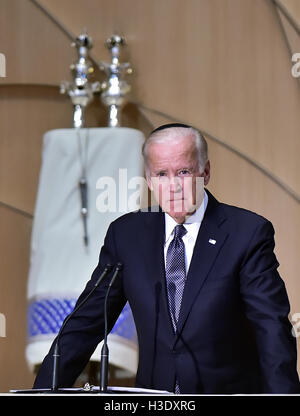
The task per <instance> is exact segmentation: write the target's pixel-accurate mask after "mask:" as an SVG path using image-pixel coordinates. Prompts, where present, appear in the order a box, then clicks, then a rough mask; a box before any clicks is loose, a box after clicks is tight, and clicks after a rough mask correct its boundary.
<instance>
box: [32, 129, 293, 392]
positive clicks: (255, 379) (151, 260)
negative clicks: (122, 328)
mask: <svg viewBox="0 0 300 416" xmlns="http://www.w3.org/2000/svg"><path fill="white" fill-rule="evenodd" d="M143 154H144V158H145V167H146V177H147V182H148V185H149V187H150V189H151V190H152V191H153V193H154V195H155V196H156V199H157V200H158V201H159V204H160V207H161V210H160V211H159V212H151V210H150V211H149V212H142V211H139V212H135V213H130V214H126V215H124V216H122V217H120V218H118V219H117V220H116V221H114V222H113V223H112V224H111V225H110V227H109V229H108V232H107V235H106V239H105V242H104V246H103V247H102V250H101V253H100V259H99V264H98V266H97V268H96V269H95V271H94V273H93V275H92V278H91V280H90V281H89V282H88V284H87V286H86V289H85V291H84V292H83V294H82V295H81V296H80V298H79V300H78V302H80V301H81V300H82V299H83V298H84V297H85V296H86V294H87V293H89V291H90V290H91V288H92V287H93V284H94V282H95V281H96V280H97V279H98V277H99V275H100V273H101V272H102V271H103V269H104V267H105V265H106V264H107V263H110V264H117V263H118V262H121V263H123V266H124V267H123V271H122V274H121V275H120V276H119V278H118V279H117V280H116V281H115V282H114V284H113V286H112V288H111V292H110V297H109V305H108V310H109V312H110V313H109V328H110V329H111V328H112V327H113V325H114V323H115V321H116V319H117V317H118V315H119V314H120V312H121V310H122V308H123V307H124V305H125V302H126V301H127V300H128V301H129V303H130V306H131V309H132V312H133V316H134V319H135V324H136V329H137V334H138V341H139V366H138V371H137V376H136V384H137V386H139V387H144V388H155V389H161V390H167V391H174V392H177V393H179V392H180V393H192V394H193V393H199V394H237V393H245V394H248V393H252V394H255V393H298V392H300V388H299V378H298V375H297V371H296V343H295V338H294V337H293V336H292V334H291V325H290V323H289V321H288V313H289V301H288V297H287V294H286V290H285V286H284V283H283V281H282V280H281V278H280V276H279V274H278V272H277V267H278V262H277V260H276V257H275V255H274V253H273V249H274V230H273V227H272V225H271V223H270V222H269V221H267V220H266V219H264V218H263V217H261V216H258V215H256V214H254V213H252V212H250V211H247V210H244V209H240V208H237V207H232V206H229V205H225V204H221V203H219V202H218V201H217V200H216V199H215V198H214V197H213V196H212V195H211V194H210V193H209V191H208V190H205V191H204V190H203V187H201V183H202V185H205V186H206V185H207V184H208V182H209V179H210V163H209V160H208V157H207V144H206V141H205V139H204V138H203V137H202V135H201V134H200V132H198V131H197V130H196V129H194V128H192V127H190V126H187V125H182V124H169V125H164V126H161V127H159V128H158V129H156V130H154V132H152V134H151V135H150V137H149V138H148V139H147V141H146V142H145V144H144V148H143ZM199 183H200V186H199ZM108 283H109V279H106V280H105V281H104V282H103V284H101V285H100V286H99V288H98V289H97V290H96V291H95V292H94V294H93V296H92V297H91V298H90V299H89V301H88V302H87V303H86V304H85V306H84V307H83V308H82V309H80V310H79V311H78V313H76V315H75V316H74V318H73V319H71V320H70V321H69V322H68V324H67V325H66V327H65V330H64V333H63V336H62V337H61V340H60V348H61V362H60V369H59V385H60V386H63V387H67V386H71V385H72V384H73V383H74V381H75V379H76V377H77V376H78V375H79V374H80V372H81V371H82V370H83V368H84V367H85V365H86V364H87V362H88V360H89V357H90V356H91V354H92V353H93V351H94V349H95V347H96V345H97V344H98V343H99V342H100V341H101V339H102V338H103V331H104V321H103V312H102V311H103V302H104V298H105V293H106V290H107V287H108ZM52 361H53V359H52V350H51V351H50V353H49V354H48V356H47V357H46V358H45V360H44V363H43V364H42V366H41V369H40V371H39V373H38V375H37V378H36V382H35V386H34V387H35V388H45V387H50V385H51V373H52V365H53V364H52Z"/></svg>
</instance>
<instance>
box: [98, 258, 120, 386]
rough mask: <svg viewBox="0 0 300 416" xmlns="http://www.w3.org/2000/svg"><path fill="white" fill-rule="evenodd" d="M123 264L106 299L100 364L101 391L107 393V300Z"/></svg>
mask: <svg viewBox="0 0 300 416" xmlns="http://www.w3.org/2000/svg"><path fill="white" fill-rule="evenodd" d="M122 268H123V264H122V263H118V264H117V266H116V269H115V272H114V274H113V277H112V278H111V281H110V283H109V286H108V289H107V292H106V296H105V301H104V340H103V346H102V350H101V364H100V392H102V393H105V392H107V380H108V357H109V350H108V346H107V335H108V334H107V333H108V329H107V300H108V295H109V292H110V289H111V287H112V285H113V283H114V281H115V280H116V277H117V276H118V274H119V272H120V271H121V270H122Z"/></svg>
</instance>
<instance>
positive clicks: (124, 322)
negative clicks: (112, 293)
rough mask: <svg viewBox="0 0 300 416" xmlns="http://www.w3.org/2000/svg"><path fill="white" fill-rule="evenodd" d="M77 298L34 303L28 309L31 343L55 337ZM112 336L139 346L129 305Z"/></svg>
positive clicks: (51, 299)
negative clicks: (114, 335)
mask: <svg viewBox="0 0 300 416" xmlns="http://www.w3.org/2000/svg"><path fill="white" fill-rule="evenodd" d="M76 300H77V299H76V298H67V297H62V298H59V297H55V298H42V299H38V300H34V301H32V302H31V303H30V304H29V305H28V309H27V335H28V339H29V340H30V342H34V340H35V339H36V340H38V339H40V338H41V337H43V338H44V337H46V336H51V337H53V336H55V335H56V334H57V333H58V331H59V329H60V327H61V325H62V323H63V321H64V319H65V318H66V316H67V315H69V314H70V313H71V312H72V310H73V309H74V306H75V304H76ZM111 334H116V335H118V336H120V337H122V338H124V339H126V340H128V341H130V342H131V343H134V344H137V335H136V329H135V324H134V320H133V316H132V312H131V309H130V307H129V304H128V303H126V305H125V307H124V309H123V310H122V312H121V314H120V316H119V318H118V320H117V322H116V323H115V326H114V327H113V329H112V331H111Z"/></svg>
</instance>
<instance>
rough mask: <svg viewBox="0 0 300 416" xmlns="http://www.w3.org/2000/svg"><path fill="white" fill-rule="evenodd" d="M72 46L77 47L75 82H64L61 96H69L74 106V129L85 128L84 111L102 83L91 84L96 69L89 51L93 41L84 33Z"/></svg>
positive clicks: (73, 69)
mask: <svg viewBox="0 0 300 416" xmlns="http://www.w3.org/2000/svg"><path fill="white" fill-rule="evenodd" d="M71 46H73V47H76V49H77V53H78V61H77V62H75V63H73V64H72V65H71V66H70V70H71V72H72V75H73V78H74V81H73V82H68V81H63V82H62V83H61V85H60V92H61V94H66V93H67V94H68V95H69V97H70V98H71V101H72V104H73V106H74V115H73V127H76V128H77V127H79V128H81V127H84V111H85V108H86V107H87V105H88V104H89V103H90V102H91V101H92V100H93V96H94V93H95V92H99V91H100V88H101V87H100V83H99V82H98V81H96V82H93V83H91V82H89V77H90V75H92V74H93V72H94V67H93V66H92V63H91V61H90V59H89V50H90V49H91V48H92V46H93V43H92V39H91V38H90V37H89V36H88V35H87V33H86V32H85V31H84V32H83V33H82V34H81V35H79V36H78V37H77V38H76V39H75V42H73V43H72V44H71Z"/></svg>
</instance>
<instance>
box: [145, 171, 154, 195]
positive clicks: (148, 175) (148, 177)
mask: <svg viewBox="0 0 300 416" xmlns="http://www.w3.org/2000/svg"><path fill="white" fill-rule="evenodd" d="M146 181H147V185H148V188H149V189H150V191H153V184H152V181H151V176H150V172H146Z"/></svg>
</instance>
